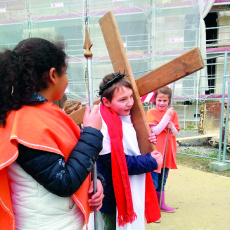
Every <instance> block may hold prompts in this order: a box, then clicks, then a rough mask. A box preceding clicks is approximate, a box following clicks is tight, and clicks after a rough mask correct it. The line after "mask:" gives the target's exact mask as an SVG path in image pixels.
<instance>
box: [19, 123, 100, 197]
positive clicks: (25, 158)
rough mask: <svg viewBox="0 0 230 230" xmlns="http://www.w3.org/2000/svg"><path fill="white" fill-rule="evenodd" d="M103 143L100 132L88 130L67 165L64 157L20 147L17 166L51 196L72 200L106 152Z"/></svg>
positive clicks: (84, 130)
mask: <svg viewBox="0 0 230 230" xmlns="http://www.w3.org/2000/svg"><path fill="white" fill-rule="evenodd" d="M102 139H103V135H102V134H101V132H100V131H99V130H97V129H94V128H92V127H85V128H84V129H83V132H82V133H81V135H80V138H79V140H78V142H77V144H76V146H75V147H74V149H73V150H72V152H71V154H70V156H69V158H68V160H67V162H65V160H64V157H62V156H61V155H58V154H54V153H51V152H46V151H41V150H36V149H31V148H28V147H25V146H24V145H21V144H19V147H18V148H19V156H18V159H17V163H18V164H19V165H20V166H21V167H22V168H23V169H24V170H25V171H26V172H27V173H28V174H29V175H31V176H32V177H33V178H34V179H35V180H36V181H37V182H38V183H40V184H41V185H43V186H44V187H45V188H46V189H47V190H48V191H50V192H51V193H54V194H56V195H58V196H61V197H68V196H71V195H72V194H74V193H75V192H76V191H77V190H78V189H79V188H80V186H81V184H82V183H83V182H84V180H85V179H86V177H87V176H88V174H89V173H90V171H91V169H92V167H93V164H94V162H95V161H96V160H97V157H98V155H99V152H100V151H101V149H102Z"/></svg>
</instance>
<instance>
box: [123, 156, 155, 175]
mask: <svg viewBox="0 0 230 230" xmlns="http://www.w3.org/2000/svg"><path fill="white" fill-rule="evenodd" d="M125 157H126V162H127V167H128V173H129V175H139V174H143V173H147V172H151V171H153V170H156V169H157V168H158V165H157V162H156V160H155V158H153V157H152V156H151V154H150V153H147V154H146V155H139V156H129V155H125Z"/></svg>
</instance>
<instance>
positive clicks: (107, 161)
mask: <svg viewBox="0 0 230 230" xmlns="http://www.w3.org/2000/svg"><path fill="white" fill-rule="evenodd" d="M125 77H127V76H126V75H125V74H120V73H115V74H113V73H112V74H108V75H107V76H105V77H104V79H103V81H102V82H101V84H100V91H99V95H100V97H101V105H100V112H101V116H102V129H101V132H102V133H103V136H104V138H103V149H102V151H101V152H100V154H99V158H98V161H97V168H98V172H99V173H100V174H102V175H103V177H104V178H105V181H106V187H105V191H104V194H105V197H104V199H103V205H102V208H101V209H100V212H101V214H102V218H103V221H104V229H106V230H107V229H135V230H136V229H138V230H143V229H145V219H146V221H147V223H151V222H155V221H156V220H158V219H159V218H160V210H159V205H158V201H157V197H156V192H155V188H154V185H153V182H152V179H151V174H150V173H149V172H151V171H153V170H155V169H157V168H158V164H161V162H162V157H161V154H160V153H159V152H157V151H153V152H151V153H147V154H146V155H141V153H140V150H139V147H138V142H137V136H136V131H135V129H134V127H133V124H132V120H131V116H130V111H131V108H132V106H133V103H134V100H133V90H132V86H131V84H130V82H129V81H128V80H127V79H125Z"/></svg>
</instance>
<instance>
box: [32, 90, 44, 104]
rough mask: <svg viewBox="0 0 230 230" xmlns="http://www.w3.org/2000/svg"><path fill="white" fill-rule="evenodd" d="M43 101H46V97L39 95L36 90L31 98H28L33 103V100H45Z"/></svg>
mask: <svg viewBox="0 0 230 230" xmlns="http://www.w3.org/2000/svg"><path fill="white" fill-rule="evenodd" d="M45 101H48V100H47V99H46V98H44V97H43V96H42V95H40V94H39V93H37V92H34V93H33V95H32V97H31V99H30V103H33V102H45Z"/></svg>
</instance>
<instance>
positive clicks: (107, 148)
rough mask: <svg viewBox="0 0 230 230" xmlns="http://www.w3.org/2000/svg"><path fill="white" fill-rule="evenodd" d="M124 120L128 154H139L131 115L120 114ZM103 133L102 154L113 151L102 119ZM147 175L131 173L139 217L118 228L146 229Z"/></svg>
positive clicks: (126, 229) (133, 197)
mask: <svg viewBox="0 0 230 230" xmlns="http://www.w3.org/2000/svg"><path fill="white" fill-rule="evenodd" d="M119 117H120V118H121V121H122V128H123V146H124V152H125V154H126V155H130V156H137V155H140V150H139V147H138V142H137V136H136V131H135V129H134V127H133V124H132V122H131V118H130V116H119ZM101 132H102V134H103V135H104V138H103V149H102V151H101V152H100V155H104V154H108V153H110V152H111V145H110V137H109V134H108V129H107V126H106V124H105V122H104V121H103V120H102V129H101ZM145 176H146V174H140V175H129V180H130V186H131V191H132V199H133V207H134V211H135V213H136V214H137V219H136V220H135V221H134V222H133V223H132V224H131V223H128V224H126V225H125V226H124V227H122V226H120V227H119V226H118V224H117V226H116V230H118V229H119V230H131V229H132V230H144V229H145V213H144V211H145Z"/></svg>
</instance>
